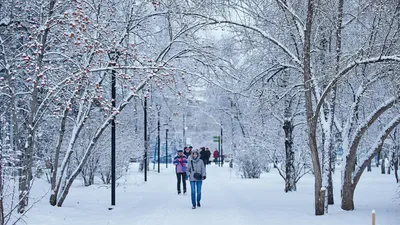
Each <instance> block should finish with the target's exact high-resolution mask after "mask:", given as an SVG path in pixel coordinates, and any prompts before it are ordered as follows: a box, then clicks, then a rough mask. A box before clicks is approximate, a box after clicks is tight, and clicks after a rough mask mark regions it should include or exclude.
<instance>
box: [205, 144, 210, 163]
mask: <svg viewBox="0 0 400 225" xmlns="http://www.w3.org/2000/svg"><path fill="white" fill-rule="evenodd" d="M206 155H207V163H206V164H207V165H210V164H211V160H210V157H211V151H210V149H209V148H206Z"/></svg>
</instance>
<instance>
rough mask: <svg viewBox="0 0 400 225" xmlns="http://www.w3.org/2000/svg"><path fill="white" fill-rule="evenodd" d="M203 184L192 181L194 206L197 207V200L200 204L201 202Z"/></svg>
mask: <svg viewBox="0 0 400 225" xmlns="http://www.w3.org/2000/svg"><path fill="white" fill-rule="evenodd" d="M202 184H203V181H190V190H191V193H192V205H193V206H195V205H196V200H197V202H200V200H201V185H202ZM196 191H197V199H196Z"/></svg>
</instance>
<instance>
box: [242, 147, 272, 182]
mask: <svg viewBox="0 0 400 225" xmlns="http://www.w3.org/2000/svg"><path fill="white" fill-rule="evenodd" d="M262 151H263V150H262V148H260V147H259V146H258V145H256V144H254V141H251V140H247V139H246V140H244V141H243V142H242V143H241V144H240V145H239V147H238V150H237V151H236V152H235V155H234V159H235V161H234V162H235V168H236V169H237V170H238V173H239V175H240V176H241V177H242V178H245V179H253V178H260V175H261V173H262V172H263V171H267V170H268V168H267V167H266V166H267V165H268V164H267V160H266V157H265V155H264V154H263V153H262Z"/></svg>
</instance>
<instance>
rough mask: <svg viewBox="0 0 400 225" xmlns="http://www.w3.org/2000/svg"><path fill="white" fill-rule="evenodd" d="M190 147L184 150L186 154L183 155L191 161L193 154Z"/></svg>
mask: <svg viewBox="0 0 400 225" xmlns="http://www.w3.org/2000/svg"><path fill="white" fill-rule="evenodd" d="M190 147H191V146H190ZM190 147H185V148H184V150H185V152H184V153H183V154H185V156H186V158H188V159H189V156H190V155H191V154H192V150H191V149H190Z"/></svg>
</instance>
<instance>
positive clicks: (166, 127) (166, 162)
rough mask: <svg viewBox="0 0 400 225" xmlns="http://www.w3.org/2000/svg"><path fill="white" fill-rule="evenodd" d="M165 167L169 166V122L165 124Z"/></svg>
mask: <svg viewBox="0 0 400 225" xmlns="http://www.w3.org/2000/svg"><path fill="white" fill-rule="evenodd" d="M165 168H168V123H166V124H165Z"/></svg>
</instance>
